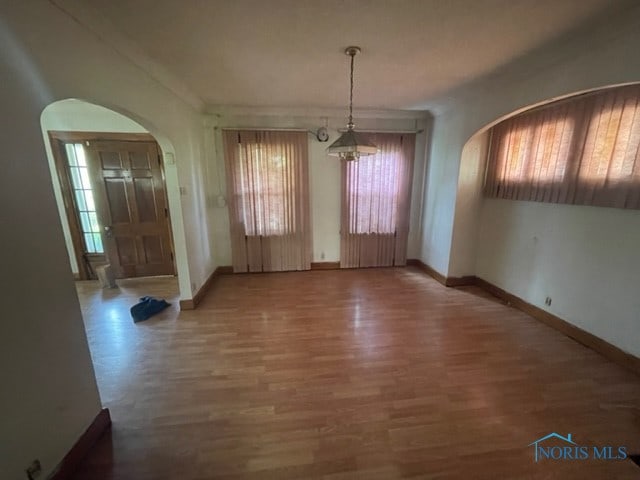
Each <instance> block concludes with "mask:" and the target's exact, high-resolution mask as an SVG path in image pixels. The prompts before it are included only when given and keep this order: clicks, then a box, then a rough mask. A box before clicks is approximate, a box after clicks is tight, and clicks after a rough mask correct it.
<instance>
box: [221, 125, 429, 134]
mask: <svg viewBox="0 0 640 480" xmlns="http://www.w3.org/2000/svg"><path fill="white" fill-rule="evenodd" d="M213 128H214V130H223V131H227V130H233V131H237V130H245V131H249V132H309V133H313V134H314V135H315V133H316V132H314V131H313V130H309V129H307V128H259V127H222V128H221V127H213ZM355 130H356V132H362V133H422V132H424V129H420V130H359V129H357V128H356V129H355ZM346 131H347V129H346V128H339V129H338V132H340V133H344V132H346Z"/></svg>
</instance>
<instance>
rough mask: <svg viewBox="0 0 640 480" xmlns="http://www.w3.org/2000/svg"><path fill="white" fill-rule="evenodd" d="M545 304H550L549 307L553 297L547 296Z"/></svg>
mask: <svg viewBox="0 0 640 480" xmlns="http://www.w3.org/2000/svg"><path fill="white" fill-rule="evenodd" d="M544 304H545V305H546V306H548V307H549V306H551V297H547V298H545V299H544Z"/></svg>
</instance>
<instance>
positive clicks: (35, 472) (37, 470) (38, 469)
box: [25, 458, 42, 480]
mask: <svg viewBox="0 0 640 480" xmlns="http://www.w3.org/2000/svg"><path fill="white" fill-rule="evenodd" d="M25 473H26V474H27V478H28V479H29V480H34V479H36V478H38V477H39V476H40V474H41V473H42V465H40V460H38V459H37V458H36V459H35V460H34V461H33V462H31V464H30V465H29V466H28V467H27V468H26V470H25Z"/></svg>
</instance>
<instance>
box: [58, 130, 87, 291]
mask: <svg viewBox="0 0 640 480" xmlns="http://www.w3.org/2000/svg"><path fill="white" fill-rule="evenodd" d="M48 133H49V143H50V145H51V152H52V153H53V159H54V163H55V167H56V173H57V175H58V182H59V184H60V191H61V193H62V203H63V204H64V211H65V213H66V215H67V224H68V225H69V232H70V233H71V243H72V245H73V251H74V253H75V255H76V265H77V267H78V277H79V279H80V280H89V279H90V278H91V277H90V274H89V271H88V268H87V265H86V262H85V261H84V243H83V240H82V236H81V233H80V232H81V229H80V220H79V219H78V212H77V211H76V208H75V201H74V199H73V193H72V192H73V189H72V188H71V179H70V178H69V168H68V166H67V157H66V154H65V153H64V152H63V150H62V142H63V140H62V139H60V138H57V137H55V136H54V135H52V132H48Z"/></svg>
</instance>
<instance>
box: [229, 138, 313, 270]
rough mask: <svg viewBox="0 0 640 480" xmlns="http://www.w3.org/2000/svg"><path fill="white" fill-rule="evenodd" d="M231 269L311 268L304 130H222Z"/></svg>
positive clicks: (307, 170)
mask: <svg viewBox="0 0 640 480" xmlns="http://www.w3.org/2000/svg"><path fill="white" fill-rule="evenodd" d="M223 137H224V149H225V163H226V169H227V192H228V197H229V217H230V218H229V221H230V227H231V250H232V261H233V271H234V272H247V271H249V272H273V271H284V270H308V269H310V268H311V222H310V216H309V168H308V146H307V143H308V140H307V134H306V133H305V132H285V131H252V130H251V131H250V130H226V131H224V134H223Z"/></svg>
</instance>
